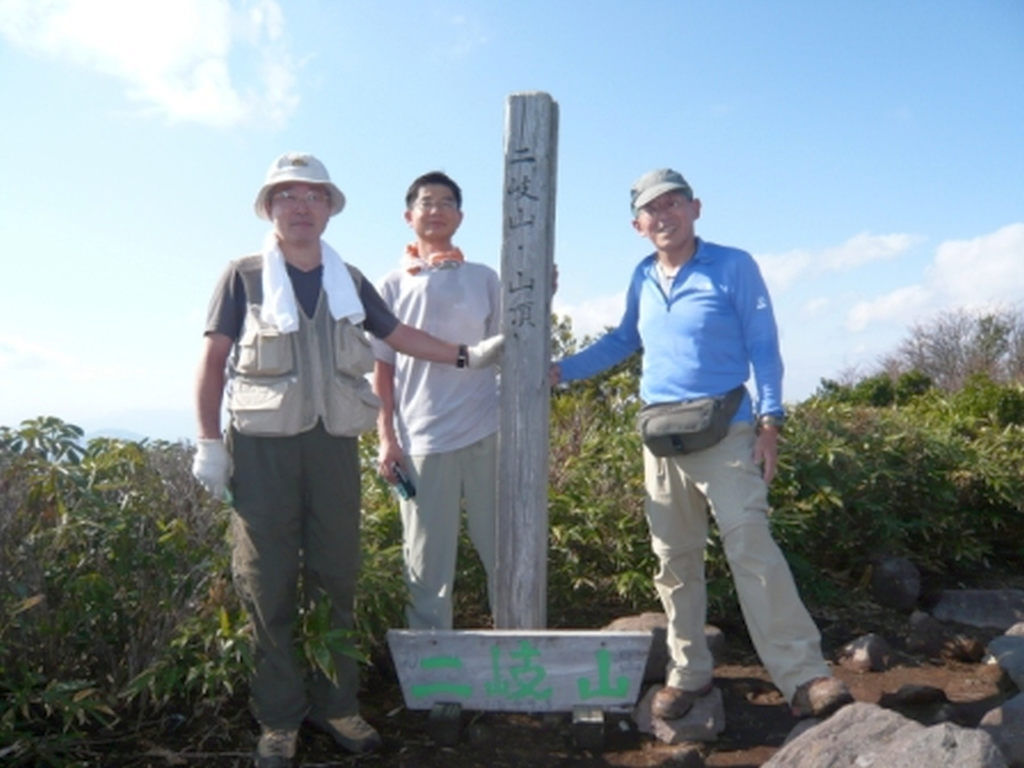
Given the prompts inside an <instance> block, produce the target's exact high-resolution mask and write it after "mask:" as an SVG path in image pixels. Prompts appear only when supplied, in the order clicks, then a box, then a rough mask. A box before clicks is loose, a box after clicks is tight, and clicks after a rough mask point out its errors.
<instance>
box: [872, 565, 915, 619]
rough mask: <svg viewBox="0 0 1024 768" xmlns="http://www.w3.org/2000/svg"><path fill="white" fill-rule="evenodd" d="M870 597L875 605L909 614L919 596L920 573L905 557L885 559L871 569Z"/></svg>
mask: <svg viewBox="0 0 1024 768" xmlns="http://www.w3.org/2000/svg"><path fill="white" fill-rule="evenodd" d="M871 596H872V598H873V599H874V601H875V602H876V603H878V604H879V605H881V606H883V607H885V608H893V609H895V610H897V611H903V612H904V613H910V612H911V611H912V610H914V608H916V607H917V600H918V598H919V597H920V596H921V572H920V571H918V570H917V566H916V565H914V564H913V563H912V562H910V560H908V559H907V558H905V557H886V558H883V559H881V560H880V561H879V562H877V563H876V564H875V565H874V567H873V568H872V569H871Z"/></svg>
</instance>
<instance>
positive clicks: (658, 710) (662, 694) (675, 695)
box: [651, 683, 715, 720]
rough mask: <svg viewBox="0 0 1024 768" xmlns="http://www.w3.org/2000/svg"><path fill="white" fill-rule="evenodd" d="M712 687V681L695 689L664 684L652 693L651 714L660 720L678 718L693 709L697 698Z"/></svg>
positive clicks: (705, 693) (706, 693) (707, 692)
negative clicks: (686, 689)
mask: <svg viewBox="0 0 1024 768" xmlns="http://www.w3.org/2000/svg"><path fill="white" fill-rule="evenodd" d="M714 687H715V686H714V683H708V684H707V685H705V686H704V687H703V688H698V689H697V690H696V691H684V690H683V689H682V688H676V687H675V686H674V685H666V686H665V687H664V688H662V689H661V690H660V691H658V692H657V693H656V694H654V700H653V701H652V702H651V714H652V715H654V716H655V717H660V718H661V719H662V720H678V719H679V718H680V717H682V716H683V715H685V714H686V713H687V712H689V711H690V710H691V709H693V705H694V704H696V703H697V699H699V698H701V697H702V696H707V695H708V694H709V693H711V689H712V688H714Z"/></svg>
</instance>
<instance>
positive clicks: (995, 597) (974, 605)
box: [931, 589, 1024, 632]
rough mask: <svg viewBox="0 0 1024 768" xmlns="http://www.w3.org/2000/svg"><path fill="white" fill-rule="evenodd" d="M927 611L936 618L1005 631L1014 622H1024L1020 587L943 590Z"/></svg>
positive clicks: (1022, 592)
mask: <svg viewBox="0 0 1024 768" xmlns="http://www.w3.org/2000/svg"><path fill="white" fill-rule="evenodd" d="M931 614H932V616H934V617H935V618H936V619H938V620H939V621H952V622H956V623H957V624H967V625H969V626H972V627H982V628H991V629H998V630H999V631H1000V632H1005V631H1006V630H1008V629H1009V628H1010V627H1012V626H1013V625H1014V624H1016V623H1018V622H1021V621H1024V590H1020V589H947V590H943V592H942V593H940V595H939V599H938V602H936V603H935V605H934V606H933V607H932V609H931Z"/></svg>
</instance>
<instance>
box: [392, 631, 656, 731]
mask: <svg viewBox="0 0 1024 768" xmlns="http://www.w3.org/2000/svg"><path fill="white" fill-rule="evenodd" d="M387 637H388V647H389V648H390V649H391V657H392V658H393V659H394V662H395V668H396V669H397V671H398V681H399V683H400V684H401V686H402V695H403V696H404V697H405V705H406V706H407V707H408V708H409V709H431V708H432V707H433V706H434V705H435V704H449V703H453V704H459V705H461V706H462V707H463V708H464V709H475V710H481V711H503V712H562V711H566V712H568V711H571V710H572V709H574V708H575V707H578V706H587V707H595V708H600V709H601V710H629V709H631V708H632V707H633V705H634V704H635V703H636V700H637V696H638V695H639V692H640V685H641V683H642V682H643V677H644V668H645V667H646V665H647V655H648V653H649V652H650V648H651V633H650V632H601V631H576V630H563V631H559V630H479V631H465V630H457V631H441V630H418V631H414V630H400V629H392V630H388V635H387Z"/></svg>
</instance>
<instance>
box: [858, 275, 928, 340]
mask: <svg viewBox="0 0 1024 768" xmlns="http://www.w3.org/2000/svg"><path fill="white" fill-rule="evenodd" d="M931 298H932V295H931V292H930V291H928V289H927V288H925V287H924V286H920V285H911V286H907V287H905V288H900V289H899V290H896V291H892V292H891V293H888V294H886V295H885V296H880V297H878V298H877V299H872V300H871V301H859V302H857V303H856V304H855V305H854V306H853V307H852V308H851V309H850V311H849V312H848V313H847V315H846V328H847V329H848V330H851V331H863V330H864V329H865V328H867V327H868V326H869V325H870V324H871V323H880V322H900V321H903V322H904V324H906V322H905V321H907V320H909V319H910V318H913V317H914V316H915V315H917V314H918V313H919V312H920V311H922V310H923V309H925V308H926V307H927V305H928V304H929V302H930V300H931Z"/></svg>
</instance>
